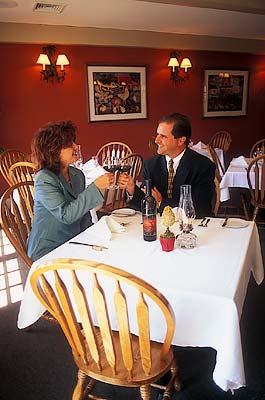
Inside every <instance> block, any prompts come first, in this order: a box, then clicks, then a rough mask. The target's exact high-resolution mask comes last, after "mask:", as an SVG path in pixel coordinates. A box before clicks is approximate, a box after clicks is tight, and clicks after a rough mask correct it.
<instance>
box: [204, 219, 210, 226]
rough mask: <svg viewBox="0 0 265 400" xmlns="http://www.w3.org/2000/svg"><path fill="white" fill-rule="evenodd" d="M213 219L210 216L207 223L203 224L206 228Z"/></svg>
mask: <svg viewBox="0 0 265 400" xmlns="http://www.w3.org/2000/svg"><path fill="white" fill-rule="evenodd" d="M210 221H211V218H208V219H207V221H206V222H205V224H204V225H203V227H204V228H208V224H209V222H210Z"/></svg>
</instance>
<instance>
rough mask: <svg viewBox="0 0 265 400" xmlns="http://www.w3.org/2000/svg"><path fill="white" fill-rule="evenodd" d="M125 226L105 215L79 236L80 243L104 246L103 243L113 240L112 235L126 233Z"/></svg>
mask: <svg viewBox="0 0 265 400" xmlns="http://www.w3.org/2000/svg"><path fill="white" fill-rule="evenodd" d="M125 231H126V229H125V227H124V226H122V225H121V224H119V223H118V222H117V221H115V220H114V219H113V218H111V217H110V216H107V215H105V216H104V217H102V218H100V220H99V221H98V222H97V223H96V224H94V225H92V226H91V227H90V228H88V229H86V230H85V231H84V232H82V233H81V234H80V235H79V236H78V241H79V242H80V241H81V242H84V243H90V244H103V243H102V242H108V241H110V240H111V238H112V233H121V232H125Z"/></svg>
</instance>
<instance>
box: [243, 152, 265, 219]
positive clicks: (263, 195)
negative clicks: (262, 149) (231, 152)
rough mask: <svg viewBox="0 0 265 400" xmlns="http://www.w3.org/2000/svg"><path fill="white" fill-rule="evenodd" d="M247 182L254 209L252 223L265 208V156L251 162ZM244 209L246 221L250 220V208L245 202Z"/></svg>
mask: <svg viewBox="0 0 265 400" xmlns="http://www.w3.org/2000/svg"><path fill="white" fill-rule="evenodd" d="M253 174H254V180H253ZM251 178H252V179H251ZM247 180H248V186H249V192H250V203H251V205H252V206H253V207H254V211H253V216H252V221H255V220H256V217H257V215H258V212H259V209H260V208H265V154H264V155H262V156H259V157H256V158H254V159H253V161H251V163H250V164H249V166H248V168H247ZM243 209H244V212H245V217H246V219H250V218H251V217H250V213H249V207H248V206H246V203H245V204H244V202H243Z"/></svg>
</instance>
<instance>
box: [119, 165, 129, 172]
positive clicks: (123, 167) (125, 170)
mask: <svg viewBox="0 0 265 400" xmlns="http://www.w3.org/2000/svg"><path fill="white" fill-rule="evenodd" d="M131 168H132V167H131V165H121V166H120V167H119V171H120V172H121V173H123V172H129V171H130V169H131Z"/></svg>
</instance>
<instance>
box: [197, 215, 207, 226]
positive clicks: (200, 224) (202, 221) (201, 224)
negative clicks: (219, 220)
mask: <svg viewBox="0 0 265 400" xmlns="http://www.w3.org/2000/svg"><path fill="white" fill-rule="evenodd" d="M205 220H206V217H204V218H203V219H202V220H201V222H200V223H199V225H198V226H204V225H203V223H204V221H205Z"/></svg>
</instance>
